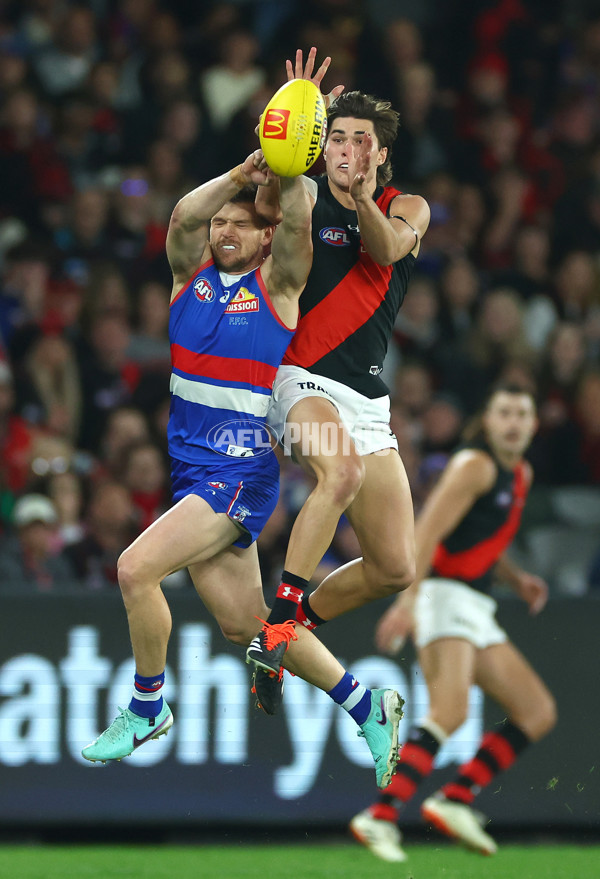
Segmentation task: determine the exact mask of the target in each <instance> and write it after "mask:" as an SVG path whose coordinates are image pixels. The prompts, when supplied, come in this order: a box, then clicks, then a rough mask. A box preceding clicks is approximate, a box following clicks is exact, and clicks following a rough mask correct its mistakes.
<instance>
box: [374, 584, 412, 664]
mask: <svg viewBox="0 0 600 879" xmlns="http://www.w3.org/2000/svg"><path fill="white" fill-rule="evenodd" d="M414 625H415V619H414V616H413V602H412V601H409V600H407V599H405V598H397V599H396V601H395V602H394V603H393V604H392V605H391V606H390V607H389V608H388V609H387V610H386V612H385V613H384V614H383V616H382V617H381V619H380V620H379V622H378V623H377V627H376V628H375V644H376V645H377V649H378V650H379V651H380V652H381V653H388V654H390V656H393V655H394V654H395V653H399V652H400V650H401V649H402V648H403V646H404V644H405V643H406V639H407V638H408V636H409V635H411V634H412V631H413V629H414Z"/></svg>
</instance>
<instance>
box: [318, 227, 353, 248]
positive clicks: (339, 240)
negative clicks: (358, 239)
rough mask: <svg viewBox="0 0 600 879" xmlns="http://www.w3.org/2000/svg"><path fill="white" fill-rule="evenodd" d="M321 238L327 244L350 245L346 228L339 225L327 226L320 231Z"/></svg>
mask: <svg viewBox="0 0 600 879" xmlns="http://www.w3.org/2000/svg"><path fill="white" fill-rule="evenodd" d="M319 238H320V239H321V241H323V242H325V244H331V246H332V247H349V246H350V238H349V237H348V233H347V232H346V231H345V229H342V228H340V227H339V226H326V227H325V228H324V229H321V231H320V232H319Z"/></svg>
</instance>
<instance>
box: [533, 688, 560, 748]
mask: <svg viewBox="0 0 600 879" xmlns="http://www.w3.org/2000/svg"><path fill="white" fill-rule="evenodd" d="M557 721H558V709H557V707H556V700H555V699H554V696H553V695H552V694H551V693H549V692H546V693H545V694H544V697H543V699H542V700H541V702H540V704H539V706H538V708H537V710H536V718H535V730H534V741H538V739H542V738H544V736H547V735H548V733H549V732H551V731H552V730H553V729H554V727H555V726H556V723H557Z"/></svg>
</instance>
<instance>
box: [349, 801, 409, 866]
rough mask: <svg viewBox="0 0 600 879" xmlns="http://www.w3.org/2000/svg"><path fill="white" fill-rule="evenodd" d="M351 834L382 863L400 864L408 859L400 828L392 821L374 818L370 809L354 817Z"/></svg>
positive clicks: (351, 823)
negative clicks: (402, 843)
mask: <svg viewBox="0 0 600 879" xmlns="http://www.w3.org/2000/svg"><path fill="white" fill-rule="evenodd" d="M350 832H351V833H352V835H353V836H354V838H355V839H356V840H358V842H360V843H361V844H362V845H364V846H366V848H368V849H369V851H371V852H373V854H374V855H375V856H376V857H378V858H381V860H382V861H390V862H391V863H400V862H402V861H406V859H407V854H406V852H405V851H404V849H403V848H402V846H401V842H402V834H401V833H400V829H399V828H398V826H397V825H396V824H393V823H392V822H391V821H382V820H381V819H380V818H374V817H373V815H371V813H370V811H369V810H368V809H365V810H364V812H359V813H358V815H355V816H354V818H353V819H352V821H351V822H350Z"/></svg>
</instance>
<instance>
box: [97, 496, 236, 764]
mask: <svg viewBox="0 0 600 879" xmlns="http://www.w3.org/2000/svg"><path fill="white" fill-rule="evenodd" d="M239 533H240V531H239V529H238V527H237V526H236V525H235V524H234V523H233V522H232V521H231V520H230V519H228V518H227V516H225V515H224V514H223V513H215V512H214V511H213V509H212V508H211V507H210V505H209V504H208V503H207V502H206V501H204V500H203V499H201V498H200V497H197V496H196V495H189V496H187V497H185V498H183V500H181V501H180V502H179V503H178V504H176V505H175V506H174V507H173V508H172V509H170V510H169V511H168V512H167V513H165V514H164V515H163V516H161V517H160V519H158V520H157V521H156V522H154V523H153V524H152V525H151V526H150V528H148V529H146V531H144V533H143V534H141V535H140V536H139V537H138V538H137V539H136V540H135V541H134V542H133V543H132V544H131V546H130V547H129V548H128V549H127V550H126V551H125V552H124V553H123V554H122V556H121V558H120V559H119V567H118V573H119V585H120V587H121V592H122V595H123V601H124V604H125V609H126V612H127V621H128V624H129V633H130V637H131V645H132V648H133V655H134V658H135V664H136V682H135V688H134V696H133V697H132V701H131V702H130V705H129V707H128V708H126V709H124V710H123V709H121V710H120V713H119V714H118V716H117V717H116V718H115V720H114V721H113V722H112V724H111V725H110V726H109V727H108V729H107V730H105V731H104V732H103V733H101V734H100V735H99V736H98V738H97V739H96V740H95V741H94V742H92V743H91V744H89V745H87V746H86V747H85V748H84V749H83V752H82V753H83V756H84V757H85V758H86V759H87V760H90V761H92V762H96V761H100V762H106V761H108V760H120V759H122V758H123V757H126V756H128V755H129V754H131V753H132V752H133V750H134V749H135V748H137V747H139V746H140V745H141V744H144V743H145V742H146V741H149V740H150V739H155V738H157V737H158V736H160V735H164V734H165V733H166V732H167V731H168V729H169V728H170V727H171V725H172V724H173V715H172V714H171V711H170V709H169V706H168V705H167V702H166V700H164V699H163V698H162V685H163V682H164V669H165V665H166V656H167V645H168V641H169V636H170V633H171V614H170V611H169V606H168V604H167V601H166V599H165V597H164V595H163V592H162V589H161V586H160V584H161V582H162V580H163V579H164V578H165V577H166V575H167V574H169V573H171V572H172V571H174V570H178V569H179V568H181V567H184V566H186V565H190V564H193V563H195V562H198V561H199V560H200V559H202V558H206V557H210V556H212V555H214V554H218V553H219V552H220V551H222V550H223V549H224V548H225V547H226V546H228V545H229V544H231V543H232V542H233V541H234V540H236V539H237V537H238V536H239ZM138 703H139V707H138ZM132 709H135V710H132ZM138 712H139V713H138Z"/></svg>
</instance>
